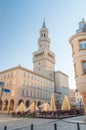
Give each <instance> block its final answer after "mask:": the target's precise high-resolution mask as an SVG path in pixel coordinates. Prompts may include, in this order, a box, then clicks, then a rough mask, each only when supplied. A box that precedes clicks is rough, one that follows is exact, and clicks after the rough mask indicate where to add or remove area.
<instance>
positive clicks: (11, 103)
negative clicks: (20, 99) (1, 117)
mask: <svg viewBox="0 0 86 130" xmlns="http://www.w3.org/2000/svg"><path fill="white" fill-rule="evenodd" d="M13 109H14V100H13V99H12V100H10V104H9V110H13Z"/></svg>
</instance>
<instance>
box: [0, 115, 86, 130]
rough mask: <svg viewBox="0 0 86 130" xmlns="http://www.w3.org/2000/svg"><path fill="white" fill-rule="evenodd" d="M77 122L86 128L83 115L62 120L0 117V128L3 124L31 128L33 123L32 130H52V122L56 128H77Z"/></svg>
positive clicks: (60, 129)
mask: <svg viewBox="0 0 86 130" xmlns="http://www.w3.org/2000/svg"><path fill="white" fill-rule="evenodd" d="M80 120H82V121H80ZM77 122H79V123H80V130H86V123H85V122H84V117H83V116H82V117H77V118H67V119H64V120H57V119H39V118H12V117H0V130H4V126H7V130H12V129H14V128H20V127H25V126H28V127H26V128H22V129H15V130H31V124H34V130H54V123H56V124H57V130H78V129H77V125H76V123H77Z"/></svg>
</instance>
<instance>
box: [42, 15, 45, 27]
mask: <svg viewBox="0 0 86 130" xmlns="http://www.w3.org/2000/svg"><path fill="white" fill-rule="evenodd" d="M42 28H46V25H45V17H44V21H43V25H42Z"/></svg>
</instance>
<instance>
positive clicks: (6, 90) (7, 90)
mask: <svg viewBox="0 0 86 130" xmlns="http://www.w3.org/2000/svg"><path fill="white" fill-rule="evenodd" d="M2 92H6V93H10V90H9V89H6V88H3V90H2Z"/></svg>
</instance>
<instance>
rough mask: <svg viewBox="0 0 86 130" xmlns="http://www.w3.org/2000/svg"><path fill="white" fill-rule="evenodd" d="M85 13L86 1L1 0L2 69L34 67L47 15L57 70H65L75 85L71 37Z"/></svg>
mask: <svg viewBox="0 0 86 130" xmlns="http://www.w3.org/2000/svg"><path fill="white" fill-rule="evenodd" d="M85 16H86V0H0V71H2V70H5V69H8V68H12V67H15V66H18V65H19V64H21V66H23V67H26V68H28V69H31V70H33V63H32V53H33V52H34V51H36V50H37V49H38V37H39V30H40V28H41V26H42V23H43V19H44V17H45V21H46V26H47V28H48V29H49V37H50V39H51V50H52V51H53V52H54V53H55V54H56V65H55V70H56V71H57V70H60V71H62V72H64V73H66V74H67V75H68V76H69V86H70V88H75V79H74V69H73V59H72V52H71V46H70V44H69V38H70V37H71V36H72V35H73V34H75V32H76V29H77V28H78V23H79V22H80V21H81V20H82V18H83V17H84V18H85Z"/></svg>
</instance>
